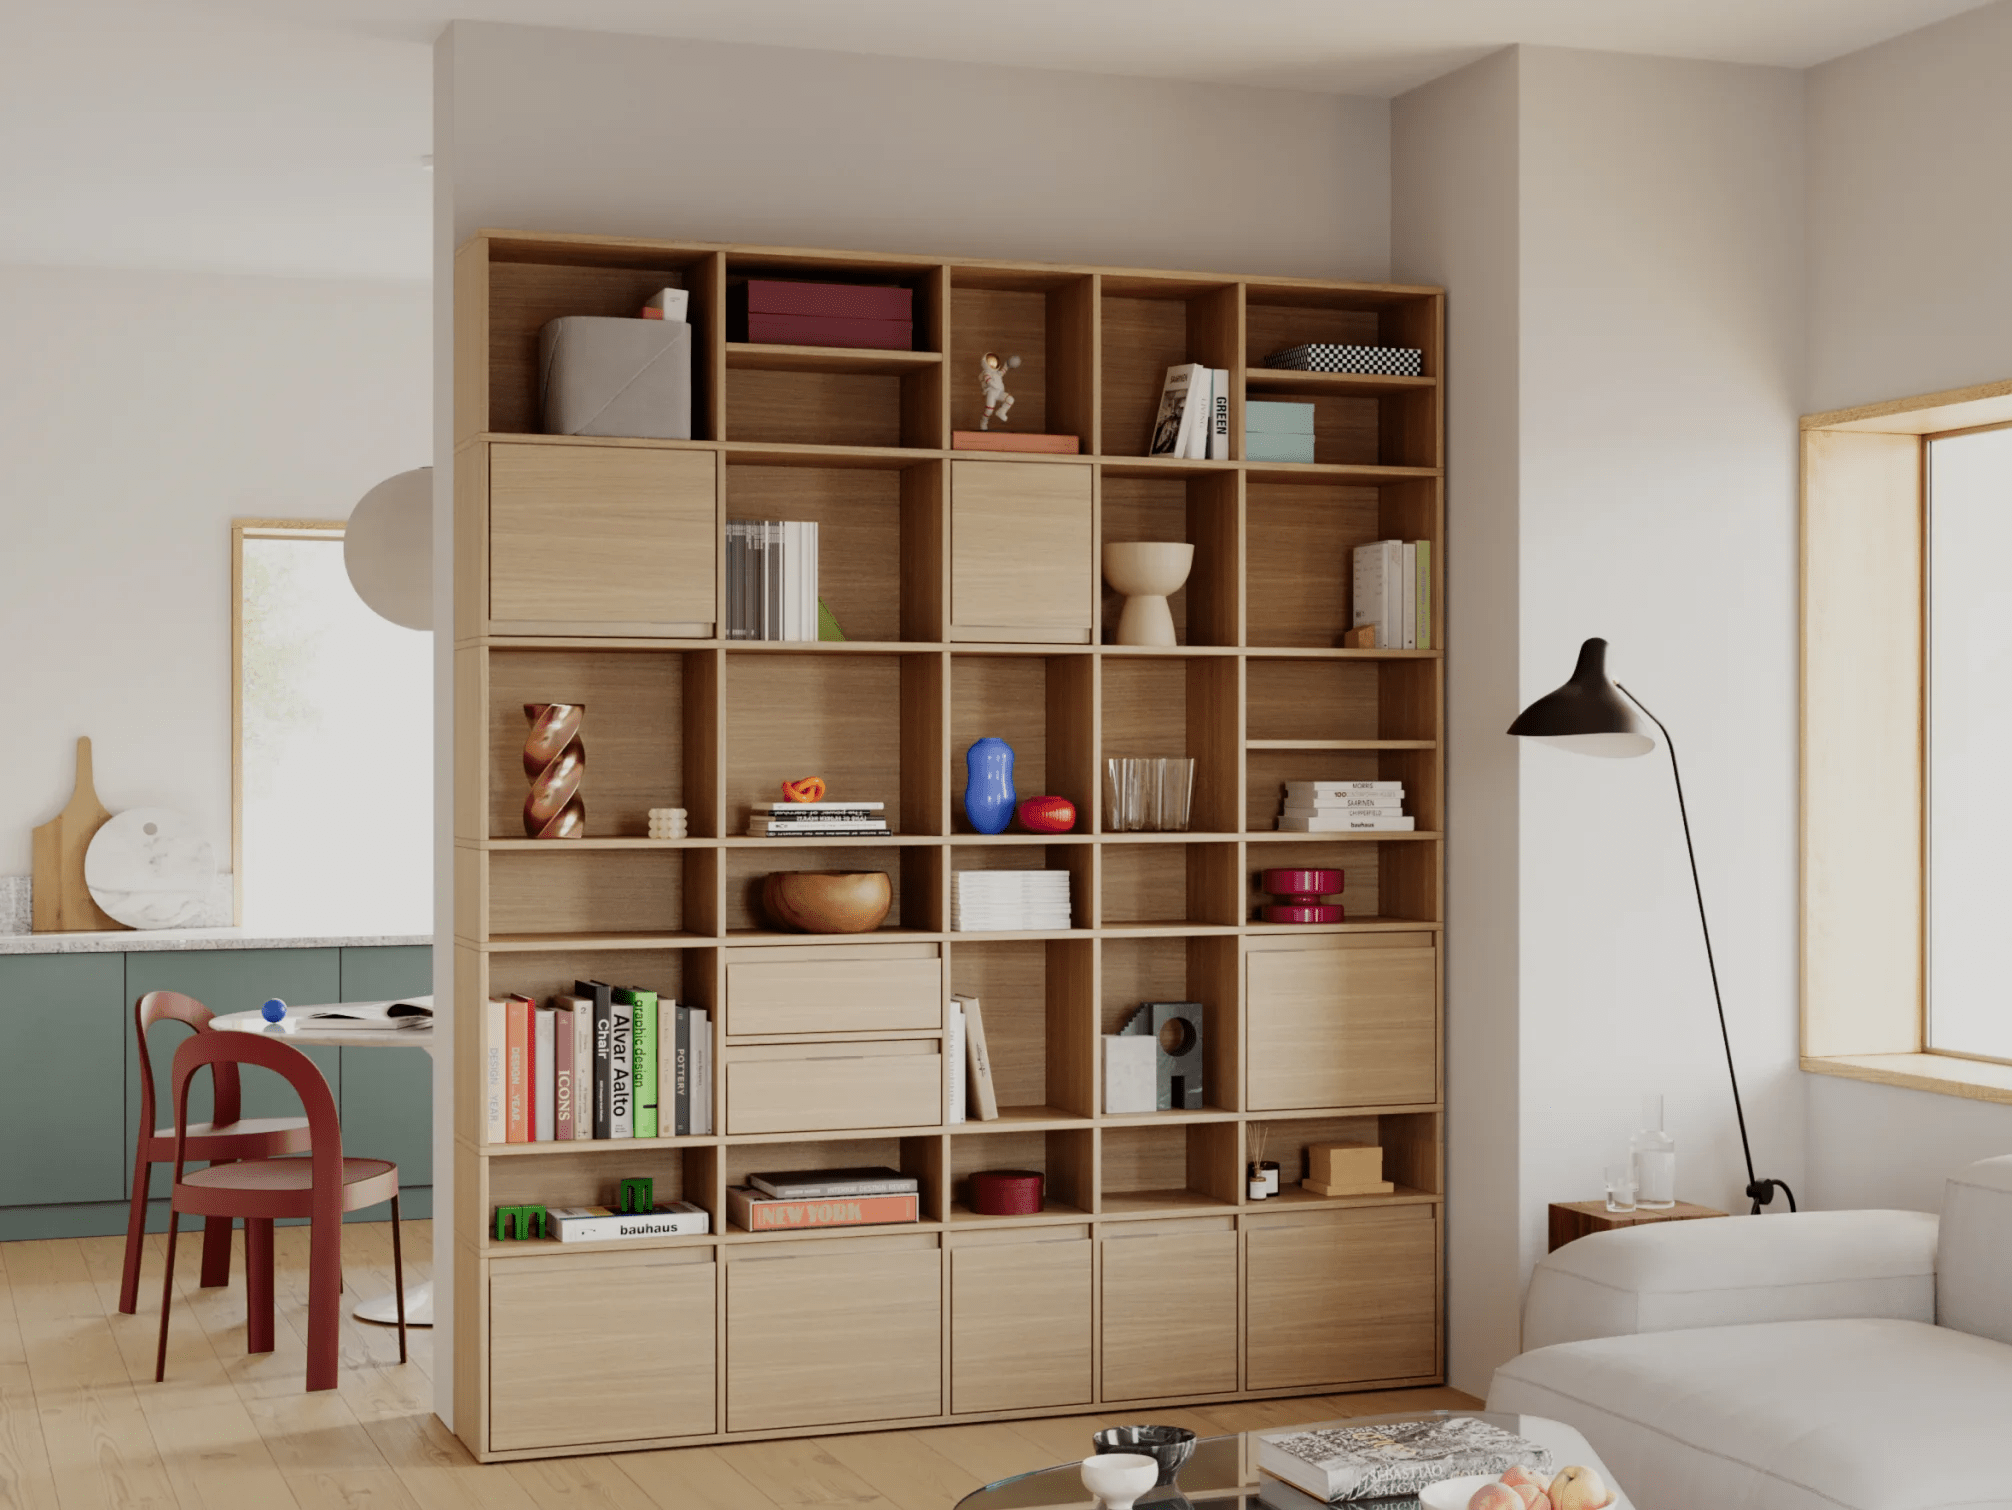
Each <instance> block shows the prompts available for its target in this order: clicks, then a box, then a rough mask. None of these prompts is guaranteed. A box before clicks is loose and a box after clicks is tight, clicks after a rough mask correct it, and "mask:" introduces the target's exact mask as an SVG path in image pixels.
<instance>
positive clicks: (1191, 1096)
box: [1118, 1001, 1202, 1112]
mask: <svg viewBox="0 0 2012 1510" xmlns="http://www.w3.org/2000/svg"><path fill="white" fill-rule="evenodd" d="M1118 1032H1119V1034H1120V1035H1121V1036H1136V1037H1151V1038H1153V1039H1156V1040H1157V1041H1158V1043H1159V1052H1158V1053H1157V1054H1156V1055H1155V1056H1154V1057H1155V1058H1156V1059H1157V1060H1158V1061H1159V1109H1160V1110H1161V1111H1163V1112H1168V1111H1189V1112H1198V1111H1200V1110H1201V1109H1202V1004H1201V1003H1200V1002H1198V1001H1149V1002H1144V1003H1142V1004H1141V1005H1140V1007H1139V1010H1138V1011H1136V1012H1134V1013H1133V1014H1132V1015H1131V1016H1130V1017H1129V1018H1127V1019H1126V1020H1125V1025H1124V1026H1123V1027H1122V1028H1120V1029H1118Z"/></svg>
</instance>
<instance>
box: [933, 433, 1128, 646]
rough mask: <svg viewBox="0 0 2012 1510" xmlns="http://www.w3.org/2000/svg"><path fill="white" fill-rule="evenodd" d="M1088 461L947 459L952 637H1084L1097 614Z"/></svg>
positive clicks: (1036, 640) (1042, 640) (1033, 640)
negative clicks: (1080, 463) (1060, 463)
mask: <svg viewBox="0 0 2012 1510" xmlns="http://www.w3.org/2000/svg"><path fill="white" fill-rule="evenodd" d="M1090 490H1091V474H1090V469H1089V468H1088V467H1083V466H1057V465H1039V464H1033V463H1026V462H1008V461H953V462H952V463H951V464H950V637H951V638H952V639H953V640H1011V641H1014V642H1016V643H1020V644H1030V645H1039V644H1059V645H1070V644H1087V643H1088V642H1089V639H1090V631H1091V628H1092V625H1093V623H1094V618H1095V600H1094V596H1093V591H1094V578H1093V576H1092V573H1093V572H1095V571H1096V570H1097V567H1096V565H1095V563H1094V562H1093V560H1092V556H1091V552H1092V549H1093V544H1094V542H1093V540H1092V534H1093V530H1092V527H1091V502H1090Z"/></svg>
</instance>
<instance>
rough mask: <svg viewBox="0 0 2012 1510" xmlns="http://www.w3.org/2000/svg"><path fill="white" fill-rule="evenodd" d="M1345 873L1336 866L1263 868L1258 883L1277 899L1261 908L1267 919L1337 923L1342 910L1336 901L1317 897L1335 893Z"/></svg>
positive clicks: (1273, 921)
mask: <svg viewBox="0 0 2012 1510" xmlns="http://www.w3.org/2000/svg"><path fill="white" fill-rule="evenodd" d="M1345 881H1346V877H1344V876H1343V875H1342V873H1341V872H1340V871H1338V870H1312V869H1308V870H1299V869H1291V868H1280V869H1277V870H1267V871H1265V872H1264V873H1263V874H1262V875H1260V876H1259V877H1258V885H1259V886H1260V887H1261V888H1262V889H1263V890H1265V891H1268V892H1270V893H1271V894H1272V895H1273V896H1275V897H1277V898H1278V900H1277V901H1276V902H1273V903H1271V904H1269V905H1267V906H1266V907H1264V908H1263V909H1262V911H1261V916H1262V917H1263V918H1264V920H1265V921H1266V922H1267V923H1339V922H1340V921H1341V920H1342V918H1343V916H1344V914H1343V912H1342V910H1341V906H1340V904H1338V903H1328V902H1323V901H1321V898H1322V897H1332V896H1339V895H1340V894H1341V889H1342V886H1343V884H1344V883H1345Z"/></svg>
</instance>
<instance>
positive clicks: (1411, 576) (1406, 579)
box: [1397, 540, 1418, 650]
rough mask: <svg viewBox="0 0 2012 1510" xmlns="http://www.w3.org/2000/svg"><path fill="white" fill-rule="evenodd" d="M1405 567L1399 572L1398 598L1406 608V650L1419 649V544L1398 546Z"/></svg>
mask: <svg viewBox="0 0 2012 1510" xmlns="http://www.w3.org/2000/svg"><path fill="white" fill-rule="evenodd" d="M1398 551H1399V553H1400V555H1401V556H1402V557H1403V560H1404V565H1403V567H1402V568H1401V569H1400V570H1399V571H1398V574H1397V585H1398V594H1397V595H1398V597H1399V598H1401V599H1402V600H1403V606H1404V648H1405V649H1406V650H1416V649H1417V648H1418V543H1417V542H1416V541H1414V540H1407V541H1405V542H1404V543H1403V544H1402V545H1400V546H1398Z"/></svg>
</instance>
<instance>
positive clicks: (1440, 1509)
mask: <svg viewBox="0 0 2012 1510" xmlns="http://www.w3.org/2000/svg"><path fill="white" fill-rule="evenodd" d="M1501 1477H1502V1475H1501V1474H1499V1473H1470V1474H1466V1475H1464V1476H1463V1477H1461V1478H1457V1479H1441V1480H1440V1481H1439V1482H1438V1483H1436V1484H1427V1485H1426V1486H1425V1487H1424V1488H1423V1489H1421V1490H1419V1491H1418V1503H1419V1504H1421V1505H1423V1506H1424V1507H1425V1510H1467V1502H1468V1501H1469V1500H1471V1499H1473V1498H1474V1491H1475V1490H1476V1489H1479V1488H1480V1487H1481V1486H1482V1485H1483V1484H1492V1483H1494V1482H1495V1481H1496V1480H1497V1479H1499V1478H1501Z"/></svg>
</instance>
